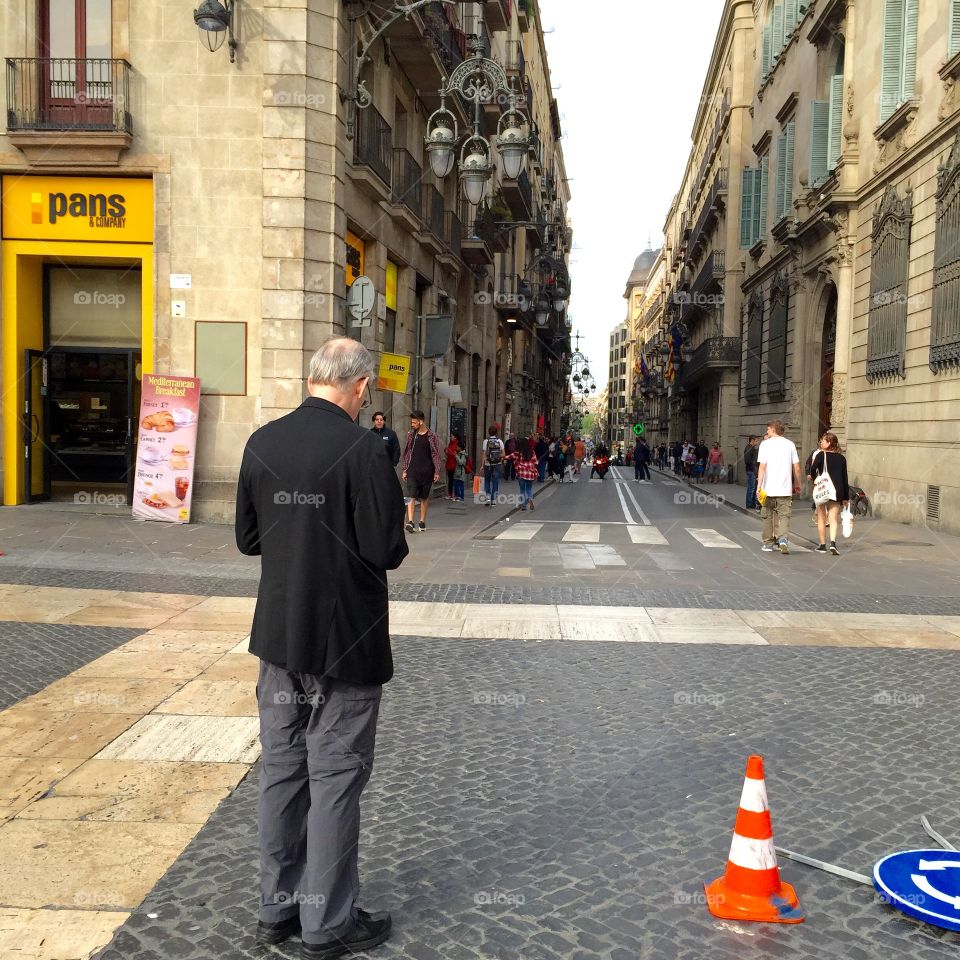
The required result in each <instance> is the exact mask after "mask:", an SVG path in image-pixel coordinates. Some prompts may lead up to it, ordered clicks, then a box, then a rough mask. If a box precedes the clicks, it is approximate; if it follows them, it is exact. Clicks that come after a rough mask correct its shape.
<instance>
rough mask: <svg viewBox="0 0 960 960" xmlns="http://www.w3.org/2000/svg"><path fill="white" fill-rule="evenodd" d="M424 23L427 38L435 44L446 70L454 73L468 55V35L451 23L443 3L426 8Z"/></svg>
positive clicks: (429, 5)
mask: <svg viewBox="0 0 960 960" xmlns="http://www.w3.org/2000/svg"><path fill="white" fill-rule="evenodd" d="M423 22H424V27H425V32H426V35H427V38H428V39H429V40H430V41H431V42H432V43H433V46H434V49H435V50H436V52H437V56H438V57H439V58H440V62H441V63H442V64H443V66H444V69H445V70H446V71H447V73H453V71H454V70H456V69H457V67H459V66H460V64H461V63H463V61H464V58H465V57H466V55H467V40H466V35H465V34H464V33H463V31H462V30H458V29H457V28H456V27H455V26H453V24H452V23H450V21H449V19H448V18H447V8H446V7H445V6H444V4H442V3H431V4H428V5H427V7H425V8H424V16H423Z"/></svg>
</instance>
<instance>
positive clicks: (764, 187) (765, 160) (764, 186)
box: [757, 153, 770, 240]
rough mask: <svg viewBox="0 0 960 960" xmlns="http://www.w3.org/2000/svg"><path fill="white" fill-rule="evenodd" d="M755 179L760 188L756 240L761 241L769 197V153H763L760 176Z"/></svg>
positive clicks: (765, 223) (764, 228) (764, 229)
mask: <svg viewBox="0 0 960 960" xmlns="http://www.w3.org/2000/svg"><path fill="white" fill-rule="evenodd" d="M757 179H758V180H759V186H760V222H759V223H758V225H757V240H763V239H764V238H765V237H766V235H767V200H768V198H769V196H770V154H769V153H765V154H764V155H763V156H762V157H761V158H760V176H759V177H758V178H757Z"/></svg>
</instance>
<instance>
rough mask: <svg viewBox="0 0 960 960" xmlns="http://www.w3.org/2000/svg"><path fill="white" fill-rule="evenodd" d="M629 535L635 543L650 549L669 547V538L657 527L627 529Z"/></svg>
mask: <svg viewBox="0 0 960 960" xmlns="http://www.w3.org/2000/svg"><path fill="white" fill-rule="evenodd" d="M627 533H629V534H630V539H631V540H632V541H633V542H634V543H642V544H645V545H646V546H650V547H660V546H666V545H667V538H666V537H665V536H664V535H663V534H662V533H661V532H660V531H659V530H658V529H657V528H656V527H627Z"/></svg>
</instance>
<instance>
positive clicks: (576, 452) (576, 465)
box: [573, 437, 587, 474]
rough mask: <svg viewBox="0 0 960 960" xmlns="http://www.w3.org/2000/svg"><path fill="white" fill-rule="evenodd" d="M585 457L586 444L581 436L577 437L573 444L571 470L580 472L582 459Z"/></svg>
mask: <svg viewBox="0 0 960 960" xmlns="http://www.w3.org/2000/svg"><path fill="white" fill-rule="evenodd" d="M586 459H587V445H586V444H585V443H584V442H583V437H577V439H576V441H574V444H573V472H574V473H576V474H579V473H580V469H581V467H583V461H584V460H586Z"/></svg>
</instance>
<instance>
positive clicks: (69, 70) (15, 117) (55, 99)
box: [7, 57, 133, 135]
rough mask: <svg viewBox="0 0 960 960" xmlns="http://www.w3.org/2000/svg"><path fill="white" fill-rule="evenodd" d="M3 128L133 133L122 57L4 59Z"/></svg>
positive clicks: (126, 66)
mask: <svg viewBox="0 0 960 960" xmlns="http://www.w3.org/2000/svg"><path fill="white" fill-rule="evenodd" d="M7 130H8V131H10V132H11V133H13V132H17V131H44V130H49V131H67V130H78V131H98V132H108V133H110V132H112V133H121V134H127V135H132V134H133V117H132V116H131V114H130V64H129V63H127V61H126V60H109V59H74V58H66V57H56V58H27V57H8V58H7Z"/></svg>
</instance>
